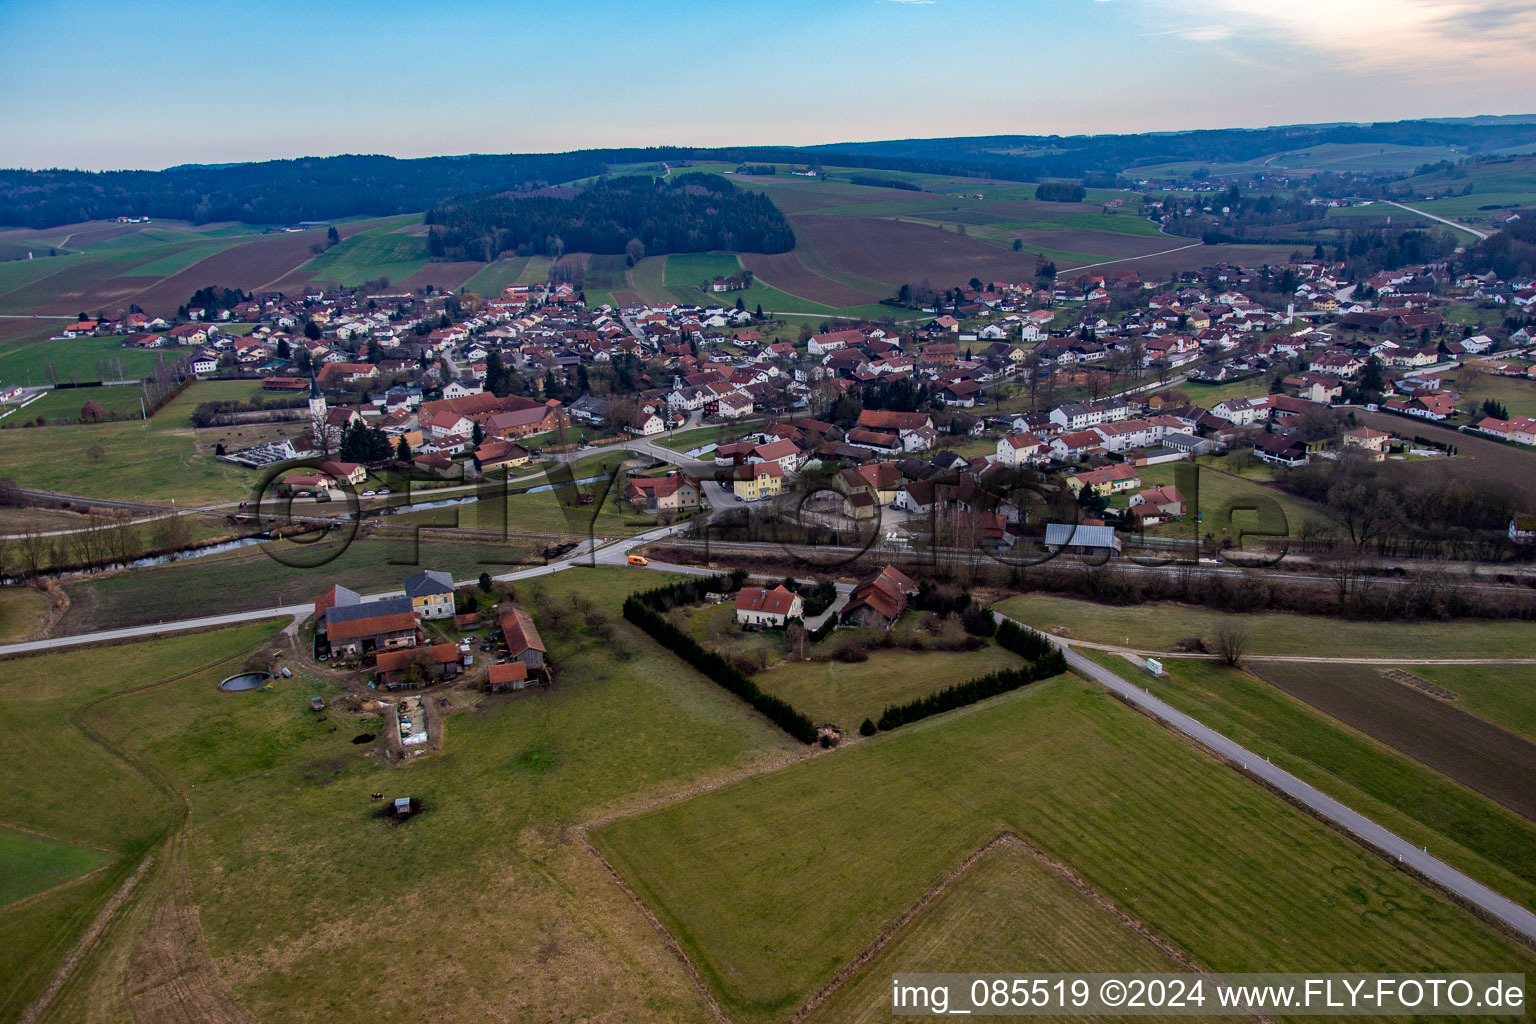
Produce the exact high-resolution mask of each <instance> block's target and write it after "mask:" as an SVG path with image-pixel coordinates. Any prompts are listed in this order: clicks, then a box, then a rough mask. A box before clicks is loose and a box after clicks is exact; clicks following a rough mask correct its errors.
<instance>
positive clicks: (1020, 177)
mask: <svg viewBox="0 0 1536 1024" xmlns="http://www.w3.org/2000/svg"><path fill="white" fill-rule="evenodd" d="M1361 142H1364V143H1378V144H1382V145H1439V146H1455V147H1456V148H1457V150H1458V151H1459V152H1465V153H1467V154H1479V153H1491V152H1495V151H1497V150H1500V149H1503V148H1509V147H1515V146H1522V145H1528V144H1530V143H1533V142H1536V123H1531V122H1530V121H1529V120H1525V121H1522V120H1521V119H1518V118H1491V119H1472V118H1469V119H1464V120H1459V121H1457V120H1447V121H1433V120H1425V121H1400V122H1396V123H1392V124H1385V123H1381V124H1368V125H1293V126H1289V127H1280V128H1261V129H1252V130H1249V129H1224V130H1217V131H1195V132H1163V133H1149V134H1144V135H1095V136H1083V135H1080V136H1055V135H1052V136H1043V135H1018V136H1012V135H1008V136H1004V135H997V136H984V137H975V138H952V139H915V140H913V139H909V140H898V141H890V142H868V143H838V144H835V145H828V146H813V147H804V148H787V147H772V146H742V147H728V148H720V149H705V148H689V147H675V146H672V147H656V148H651V149H635V148H629V149H593V150H580V151H576V152H570V153H545V154H503V155H485V154H476V155H469V156H442V157H426V158H422V159H415V160H400V159H396V158H394V157H388V156H333V157H304V158H301V159H298V160H270V161H266V162H262V163H247V164H224V165H211V164H195V165H187V166H181V167H171V168H167V169H166V170H163V171H101V172H95V171H71V170H61V169H49V170H36V171H33V170H0V225H18V226H23V227H30V228H45V227H53V226H55V225H59V224H71V223H76V222H79V221H85V220H96V219H101V218H111V217H120V216H146V217H154V218H161V219H164V218H171V219H177V220H190V221H195V222H198V223H206V222H209V221H216V220H239V221H244V222H245V223H247V224H293V223H296V222H299V221H304V220H330V219H333V218H336V217H349V216H380V215H386V214H393V213H414V212H416V211H418V210H425V209H428V208H430V207H432V206H434V205H436V204H438V203H442V202H445V201H446V200H448V199H450V198H451V197H453V196H460V195H468V194H473V193H481V192H493V191H500V190H506V189H525V190H526V189H535V188H539V187H541V186H545V185H556V184H561V183H563V182H571V181H577V180H580V179H583V178H592V177H595V176H597V175H600V174H604V173H609V172H610V171H611V170H612V169H613V168H614V166H615V165H622V164H637V163H645V162H648V161H655V162H658V163H660V162H666V163H669V164H672V165H673V166H676V165H678V164H685V163H686V162H688V161H690V160H697V161H719V162H724V163H729V164H733V165H744V166H747V167H749V168H751V169H753V170H757V171H758V172H759V173H761V172H762V169H763V168H766V167H768V166H770V165H777V164H790V165H796V166H820V165H823V164H825V165H833V166H836V165H843V166H857V167H863V168H869V169H872V170H876V171H880V170H885V171H909V172H916V173H924V174H941V175H949V176H958V177H978V178H995V179H1000V180H1005V181H1038V180H1040V179H1041V178H1053V177H1054V178H1079V179H1082V182H1083V184H1085V185H1089V186H1097V185H1112V184H1114V183H1115V181H1116V177H1117V176H1119V175H1125V174H1134V172H1135V169H1136V168H1137V167H1141V166H1145V165H1148V164H1156V163H1164V162H1169V161H1186V160H1188V161H1202V162H1212V163H1219V162H1228V161H1242V160H1252V159H1255V158H1258V157H1261V156H1265V155H1269V154H1272V153H1276V152H1281V151H1285V150H1292V149H1298V148H1307V147H1310V146H1317V145H1323V144H1326V143H1361Z"/></svg>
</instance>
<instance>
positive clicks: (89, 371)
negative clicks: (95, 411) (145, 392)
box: [0, 321, 180, 385]
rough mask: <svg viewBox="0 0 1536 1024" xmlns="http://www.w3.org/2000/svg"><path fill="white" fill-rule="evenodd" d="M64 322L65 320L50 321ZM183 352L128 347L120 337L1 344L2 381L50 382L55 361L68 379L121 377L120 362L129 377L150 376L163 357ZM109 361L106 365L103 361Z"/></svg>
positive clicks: (65, 378)
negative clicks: (118, 370) (49, 371)
mask: <svg viewBox="0 0 1536 1024" xmlns="http://www.w3.org/2000/svg"><path fill="white" fill-rule="evenodd" d="M48 322H49V323H52V324H55V325H57V326H63V323H64V322H63V321H48ZM179 355H180V353H178V352H177V351H175V350H174V349H171V350H165V351H155V350H153V349H132V348H124V347H123V343H122V340H121V339H118V338H70V339H61V340H59V341H52V340H49V341H35V342H24V343H19V344H7V345H0V382H4V383H5V384H8V385H13V384H27V383H28V382H29V380H30V382H31V383H32V384H47V383H49V378H48V367H49V366H50V365H51V366H52V367H53V368H54V370H55V371H56V372H57V373H58V375H59V379H60V380H61V381H65V382H68V381H69V379H70V376H71V375H72V374H73V375H75V376H77V377H78V378H79V379H80V380H82V381H94V380H106V379H113V380H116V379H119V378H118V376H117V364H118V363H119V362H121V363H122V369H123V372H124V373H125V374H126V375H127V376H129V377H145V376H148V375H149V374H150V373H151V372H152V371H153V370H154V368H155V365H156V363H158V362H159V360H160V359H161V358H162V357H163V358H165V359H166V360H168V361H173V360H175V359H176V358H177V357H178V356H179ZM103 363H106V364H107V365H106V366H103V365H102V364H103Z"/></svg>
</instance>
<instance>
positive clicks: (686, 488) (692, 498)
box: [624, 470, 704, 512]
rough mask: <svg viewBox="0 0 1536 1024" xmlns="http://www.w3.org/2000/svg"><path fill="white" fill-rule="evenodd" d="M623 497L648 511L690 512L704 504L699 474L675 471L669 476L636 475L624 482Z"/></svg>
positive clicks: (638, 507)
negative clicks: (692, 474)
mask: <svg viewBox="0 0 1536 1024" xmlns="http://www.w3.org/2000/svg"><path fill="white" fill-rule="evenodd" d="M624 500H625V501H628V502H629V503H630V504H631V505H633V506H634V507H635V508H637V509H642V510H644V511H646V512H688V511H692V510H693V509H697V508H700V507H702V506H703V504H704V490H703V488H702V487H701V486H700V484H699V481H698V479H697V478H696V477H691V476H688V475H687V474H685V473H681V472H679V471H677V470H673V471H672V472H670V473H668V474H667V475H666V476H637V477H633V478H631V479H630V481H629V483H627V484H625V485H624Z"/></svg>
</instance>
